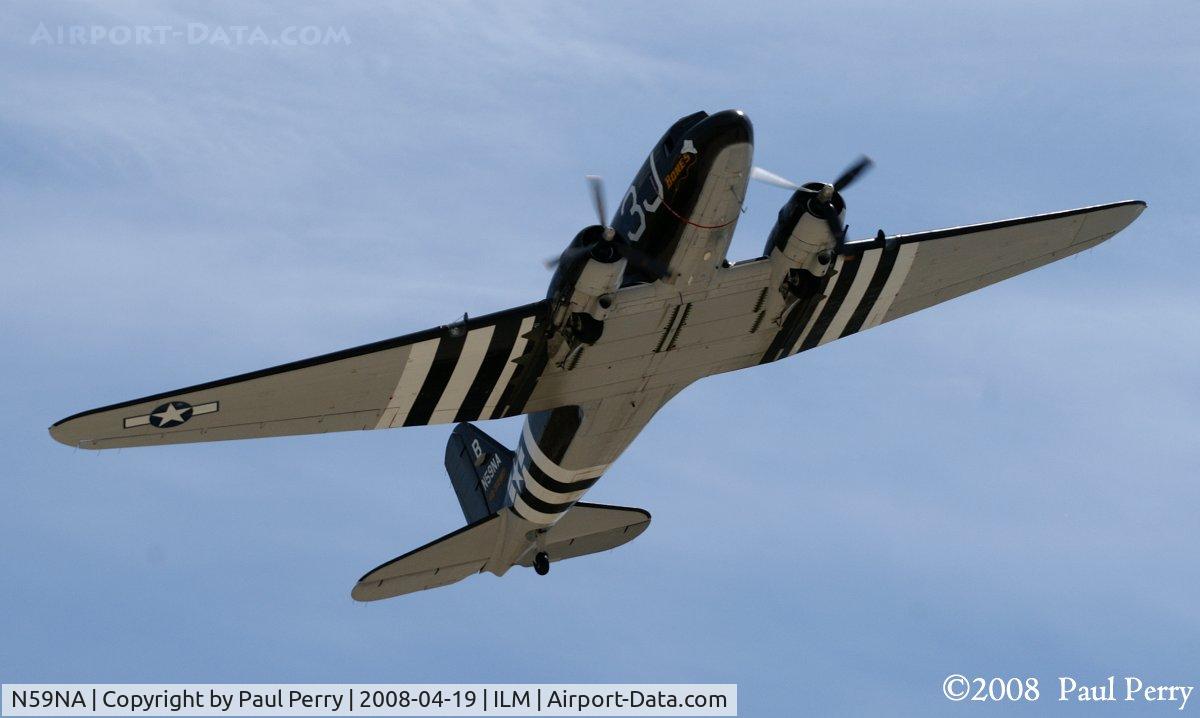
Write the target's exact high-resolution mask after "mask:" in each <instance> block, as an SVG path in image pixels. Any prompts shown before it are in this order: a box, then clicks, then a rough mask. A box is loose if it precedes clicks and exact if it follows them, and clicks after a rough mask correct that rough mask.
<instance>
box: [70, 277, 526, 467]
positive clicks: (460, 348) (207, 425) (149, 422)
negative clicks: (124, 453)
mask: <svg viewBox="0 0 1200 718" xmlns="http://www.w3.org/2000/svg"><path fill="white" fill-rule="evenodd" d="M546 311H547V303H546V302H545V301H542V302H536V303H533V304H527V305H525V306H522V307H517V308H514V309H509V310H506V311H502V312H497V313H495V314H489V315H486V316H481V317H475V318H471V319H467V320H466V321H465V322H461V323H458V324H451V325H448V326H443V327H437V328H435V329H429V330H426V331H423V332H417V333H415V334H409V335H406V336H401V337H396V338H394V339H387V340H384V341H380V342H376V343H374V344H366V345H363V346H360V347H354V348H352V349H346V350H343V351H340V352H334V353H332V354H325V355H322V356H317V357H312V358H310V359H303V360H300V361H296V362H291V363H289V364H283V365H280V366H276V367H271V368H269V369H263V370H260V371H256V372H251V373H248V374H241V375H238V376H233V377H229V378H226V379H219V380H217V381H212V382H208V383H205V384H198V385H196V386H190V387H186V388H183V389H177V390H175V391H170V392H164V393H161V394H155V395H153V396H147V397H142V398H140V399H133V400H131V401H126V402H121V403H119V404H113V405H111V406H105V407H101V408H98V409H92V410H90V411H85V412H81V413H79V414H75V415H74V416H70V417H67V418H66V419H63V420H61V421H59V422H57V423H55V424H54V425H53V426H52V427H50V435H51V436H53V437H54V438H55V439H56V440H58V441H60V442H62V443H64V444H67V445H69V446H78V447H81V448H87V449H106V448H119V447H129V446H152V445H159V444H181V443H188V442H196V441H220V440H226V439H251V438H261V437H267V436H287V435H293V434H316V433H325V432H330V431H350V430H360V429H387V428H392V427H399V426H419V425H426V424H444V423H450V422H459V421H472V420H475V419H494V418H501V417H505V416H515V415H517V414H521V413H525V411H527V409H526V407H525V399H526V398H527V397H528V396H529V393H530V391H531V389H532V384H533V383H534V382H536V380H537V374H540V372H541V369H542V367H543V366H544V362H539V361H538V357H537V356H536V354H537V353H538V352H539V351H541V350H544V347H543V346H542V344H541V343H540V342H538V341H537V340H536V337H537V336H538V335H539V332H540V331H541V328H542V325H544V323H545V321H546V320H545V315H546Z"/></svg>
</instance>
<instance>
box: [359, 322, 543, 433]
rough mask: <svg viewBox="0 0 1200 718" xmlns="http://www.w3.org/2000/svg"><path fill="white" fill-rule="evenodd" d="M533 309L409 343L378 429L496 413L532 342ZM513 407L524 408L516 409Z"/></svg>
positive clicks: (464, 418)
mask: <svg viewBox="0 0 1200 718" xmlns="http://www.w3.org/2000/svg"><path fill="white" fill-rule="evenodd" d="M536 319H537V317H536V316H534V315H526V316H510V317H501V318H500V319H499V321H497V322H496V323H494V324H488V325H485V326H479V327H474V328H471V329H469V330H465V331H459V332H455V331H451V330H446V331H444V332H442V333H441V335H440V336H435V337H433V338H431V339H426V340H424V341H419V342H416V343H415V344H413V345H411V346H410V347H409V349H408V354H407V358H406V360H405V364H404V369H403V371H402V372H401V374H400V378H399V380H398V381H397V383H396V388H395V389H394V390H393V391H392V394H391V397H390V398H389V400H388V404H387V407H386V408H385V409H384V411H383V412H382V414H381V415H380V417H379V421H378V423H377V424H376V426H375V428H376V429H387V428H392V427H398V426H422V425H425V424H445V423H449V422H459V421H472V420H475V419H478V418H480V417H484V418H492V415H493V413H494V412H495V411H496V410H497V407H498V405H499V404H500V399H501V396H502V395H503V394H504V391H505V389H506V388H508V386H509V384H510V382H511V381H512V379H513V374H514V372H515V370H516V367H517V365H516V360H517V359H518V358H520V357H521V356H522V354H523V353H524V352H525V350H526V348H527V347H528V345H529V339H528V338H527V335H528V334H529V333H530V332H531V330H532V329H533V327H534V324H535V321H536ZM511 413H519V408H518V411H512V412H511Z"/></svg>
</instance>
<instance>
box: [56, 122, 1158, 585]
mask: <svg viewBox="0 0 1200 718" xmlns="http://www.w3.org/2000/svg"><path fill="white" fill-rule="evenodd" d="M752 160H753V130H752V128H751V125H750V121H749V119H747V118H746V116H745V115H744V114H743V113H741V112H738V111H733V110H727V111H724V112H718V113H715V114H712V115H709V114H706V113H703V112H698V113H694V114H691V115H688V116H686V117H683V118H681V119H680V120H678V121H676V122H675V123H674V124H673V125H672V126H671V127H670V128H669V129H668V130H667V132H666V133H665V134H664V135H663V137H662V138H661V139H660V140H659V141H658V142H657V143H656V144H655V145H654V147H653V149H652V150H651V152H650V153H649V155H648V156H647V158H646V160H645V162H644V164H643V165H642V167H641V169H640V170H639V172H638V173H637V175H636V176H635V178H634V180H633V182H632V183H631V184H630V186H629V188H628V190H627V191H626V192H625V194H624V195H623V196H622V197H621V200H620V203H619V204H618V205H617V207H616V211H615V212H614V213H613V215H612V217H611V219H609V216H608V215H607V213H606V211H605V209H604V195H603V188H602V185H601V183H600V181H599V180H598V178H589V180H590V182H591V187H592V191H593V200H594V202H595V204H596V209H597V214H598V219H599V223H598V224H596V225H592V226H589V227H587V228H585V229H583V230H582V231H580V232H579V234H578V235H576V237H575V238H574V239H573V240H572V241H571V242H570V243H569V244H568V246H567V248H566V249H565V250H564V251H563V253H562V255H561V256H560V257H559V258H558V260H557V261H556V262H555V266H554V270H555V271H554V275H553V277H552V279H551V282H550V287H549V290H548V292H547V295H546V298H545V299H543V300H541V301H538V302H534V303H531V304H527V305H524V306H521V307H516V308H513V309H509V310H505V311H502V312H496V313H494V314H489V315H485V316H480V317H467V316H465V315H464V317H463V319H462V320H460V321H458V322H454V323H452V324H449V325H445V326H440V327H436V328H433V329H429V330H426V331H422V332H417V333H415V334H410V335H406V336H401V337H396V338H394V339H389V340H385V341H382V342H377V343H375V344H369V345H364V346H361V347H355V348H352V349H347V350H343V351H340V352H335V353H332V354H327V355H324V356H319V357H313V358H311V359H305V360H301V361H297V362H291V363H289V364H283V365H280V366H276V367H272V368H269V369H263V370H260V371H256V372H251V373H248V374H242V375H239V376H234V377H229V378H227V379H221V380H217V381H212V382H207V383H205V384H198V385H195V386H191V387H186V388H183V389H178V390H175V391H171V392H165V393H161V394H156V395H152V396H147V397H143V398H140V399H134V400H131V401H125V402H121V403H118V404H113V405H110V406H105V407H101V408H98V409H93V410H90V411H85V412H81V413H79V414H76V415H73V416H70V417H68V418H66V419H63V420H61V421H59V422H57V423H56V424H54V426H52V427H51V429H50V433H51V435H52V436H53V437H54V438H55V439H56V440H58V441H60V442H62V443H64V444H68V445H71V446H76V447H80V448H88V449H104V448H118V447H129V446H150V445H161V444H174V443H185V442H196V441H217V440H225V439H247V438H262V437H270V436H284V435H294V434H311V433H326V432H331V431H349V430H363V429H367V430H374V429H388V428H399V427H405V426H421V425H430V424H449V423H453V424H457V426H456V428H455V429H454V431H453V432H452V434H451V436H450V439H449V442H448V445H447V452H446V468H447V472H448V473H449V476H450V480H451V484H452V486H453V488H454V490H455V492H456V494H457V495H458V498H459V502H460V505H461V506H462V509H463V514H464V517H465V519H466V521H467V525H466V526H464V527H462V528H460V529H458V530H457V531H454V532H452V533H450V534H448V535H446V536H444V537H442V538H440V539H437V540H436V541H434V542H432V543H429V544H427V545H425V546H422V547H420V548H418V549H416V550H414V551H411V552H409V553H407V554H404V555H403V556H400V557H398V558H396V559H393V560H392V561H389V562H387V563H385V564H383V565H381V566H379V567H378V568H376V569H374V570H372V571H371V572H369V573H368V574H367V575H365V576H363V577H362V579H360V580H359V582H358V583H357V585H356V586H355V587H354V589H353V591H352V595H353V597H354V598H355V599H358V600H363V601H371V600H377V599H381V598H388V597H391V596H397V595H401V594H405V593H411V592H413V591H419V590H423V589H426V588H433V587H435V586H443V585H447V584H450V583H454V582H456V581H459V580H461V579H463V578H466V577H467V576H469V575H471V574H474V573H479V572H483V571H488V572H491V573H494V574H496V575H503V574H504V573H505V572H506V571H508V570H509V569H510V568H511V567H513V566H531V567H533V568H534V569H535V570H537V572H538V573H546V572H547V571H548V570H549V565H550V562H552V561H559V560H565V559H567V558H573V557H576V556H582V555H587V554H590V553H596V552H599V551H604V550H608V549H611V548H615V547H617V546H619V545H622V544H624V543H627V542H628V541H631V540H632V539H633V538H636V537H637V536H638V535H640V534H641V533H642V532H643V531H644V530H645V529H646V527H647V526H648V525H649V522H650V514H649V513H648V512H646V511H644V510H642V509H635V508H627V507H619V506H601V505H597V504H587V503H581V501H580V500H581V499H582V498H583V497H584V495H585V494H586V493H587V491H588V490H590V489H591V487H592V486H593V485H595V483H596V482H597V481H598V480H599V479H600V477H601V476H602V475H603V474H604V473H605V471H606V470H607V469H608V468H609V467H610V466H611V464H612V463H613V462H615V461H616V460H617V458H618V457H619V456H620V455H621V453H622V452H623V451H624V450H625V448H626V447H627V446H629V444H630V443H631V442H632V441H633V440H634V439H635V438H636V437H637V435H638V434H639V433H640V432H641V431H642V429H643V428H644V427H645V426H646V425H647V423H648V422H649V421H650V419H651V418H652V417H653V416H654V414H655V413H656V412H657V411H658V410H659V409H660V408H661V407H662V406H663V405H664V404H665V403H666V402H667V401H669V400H670V399H671V398H672V397H674V396H675V395H676V394H678V393H679V392H680V391H682V390H683V389H684V388H686V387H687V386H688V385H689V384H691V383H692V382H694V381H696V380H698V379H701V378H703V377H706V376H711V375H713V374H719V373H722V372H728V371H734V370H738V369H745V368H748V367H752V366H756V365H759V364H764V363H768V362H773V361H777V360H779V359H784V358H786V357H789V356H794V355H795V354H798V353H801V352H804V351H807V350H810V349H815V348H817V347H819V346H822V345H824V344H827V343H829V342H831V341H836V340H838V339H843V338H846V337H849V336H851V335H854V334H856V333H858V332H860V331H864V330H866V329H870V328H872V327H874V326H878V325H879V324H883V323H885V322H889V321H892V320H894V319H898V318H900V317H903V316H906V315H908V314H911V313H913V312H916V311H920V310H921V309H925V308H928V307H931V306H934V305H936V304H939V303H941V302H944V301H947V300H949V299H953V298H955V297H958V296H961V295H963V294H966V293H968V292H972V291H975V290H977V289H980V288H982V287H986V286H988V285H990V284H994V283H996V282H998V281H1001V280H1004V279H1007V278H1009V277H1013V276H1015V275H1017V274H1021V273H1023V272H1026V271H1029V270H1031V269H1034V268H1036V267H1039V266H1042V265H1045V264H1048V263H1051V262H1053V261H1056V260H1058V259H1062V258H1064V257H1067V256H1070V255H1072V254H1075V253H1077V252H1081V251H1084V250H1086V249H1090V248H1092V247H1094V246H1096V245H1098V244H1100V243H1101V242H1104V241H1105V240H1107V239H1109V238H1110V237H1112V236H1113V235H1114V234H1116V233H1117V232H1119V231H1120V230H1121V229H1123V228H1124V227H1125V226H1127V225H1128V224H1129V223H1130V222H1132V221H1133V220H1134V219H1135V218H1136V217H1137V216H1138V215H1139V214H1140V213H1141V211H1142V210H1143V209H1144V208H1145V203H1144V202H1140V201H1136V200H1134V201H1124V202H1115V203H1112V204H1107V205H1097V206H1092V207H1083V208H1079V209H1072V210H1066V211H1062V212H1054V213H1050V214H1042V215H1035V216H1029V217H1020V218H1016V219H1009V220H1001V221H997V222H988V223H984V224H975V225H965V226H961V227H953V228H949V229H942V230H934V231H928V232H919V233H914V234H894V235H888V234H887V233H885V232H884V231H883V230H880V231H879V232H878V233H877V234H876V235H875V236H874V237H873V238H871V239H865V240H858V241H849V240H848V239H847V237H846V226H845V224H844V216H845V210H846V204H845V201H844V199H843V197H842V193H843V191H844V190H845V189H847V188H848V187H849V185H850V184H852V183H853V182H854V181H855V179H856V178H857V177H858V176H859V175H860V174H861V173H862V172H863V171H864V170H865V169H866V168H867V167H869V165H870V162H869V160H867V159H866V158H863V159H861V160H860V161H858V162H857V163H855V164H853V165H851V167H849V168H848V169H847V170H846V171H845V172H843V173H842V175H841V176H839V177H838V178H837V179H836V180H835V181H833V182H832V183H824V182H810V183H807V184H804V185H797V184H794V183H791V182H790V181H788V180H786V179H784V178H782V177H779V176H778V175H775V174H773V173H770V172H766V171H764V170H760V169H759V168H756V167H753V166H752ZM751 178H756V179H762V180H763V181H766V182H768V183H770V184H776V185H780V186H783V187H786V188H787V189H788V190H790V191H791V192H792V194H791V195H790V198H789V199H788V201H787V202H786V203H785V204H784V205H783V207H782V208H781V209H780V211H779V215H778V219H777V221H776V223H775V226H774V228H773V229H772V231H771V233H770V235H769V236H768V238H767V241H766V245H765V247H764V250H763V254H762V256H760V257H757V258H752V259H749V260H745V261H739V262H733V263H730V262H729V261H727V259H726V254H727V252H728V249H729V246H730V242H731V240H732V237H733V232H734V230H735V228H736V225H737V221H738V218H739V217H740V216H741V212H742V208H743V204H744V201H745V197H746V190H747V184H748V182H749V180H750V179H751ZM518 415H525V416H526V419H525V422H524V425H523V427H522V430H521V433H520V436H519V437H518V438H517V440H516V441H515V443H514V446H513V448H511V449H510V448H508V447H505V446H504V445H503V444H501V443H499V442H497V441H496V440H495V439H493V438H492V437H490V436H488V435H487V434H485V433H484V432H483V431H481V430H479V429H478V428H477V427H475V426H474V424H473V423H472V422H475V421H483V420H488V419H499V418H505V417H511V416H518Z"/></svg>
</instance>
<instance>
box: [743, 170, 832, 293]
mask: <svg viewBox="0 0 1200 718" xmlns="http://www.w3.org/2000/svg"><path fill="white" fill-rule="evenodd" d="M822 187H824V185H822V184H820V183H819V182H810V183H809V184H806V185H804V186H803V187H801V188H800V189H798V190H796V191H795V192H794V193H793V194H792V198H791V199H790V200H788V202H787V204H785V205H784V206H783V208H782V209H780V210H779V219H778V220H777V221H776V222H775V227H774V228H773V229H772V230H771V234H770V235H769V236H768V237H767V246H766V248H765V249H764V250H763V254H765V255H766V256H768V257H770V258H771V261H772V262H776V263H780V264H782V265H785V266H786V267H787V269H789V270H790V269H803V270H805V271H807V272H809V273H810V274H812V275H813V276H814V277H823V276H825V273H826V272H828V271H829V267H830V265H831V264H832V263H833V253H834V249H835V248H836V245H837V239H836V238H835V237H834V236H833V232H832V231H831V230H830V227H829V221H828V220H827V219H826V218H825V216H824V212H825V211H827V210H826V209H825V208H824V207H822V206H821V204H820V203H818V202H817V193H818V192H819V191H820V190H821V188H822ZM831 201H832V203H833V208H834V211H836V212H837V217H838V220H839V221H840V220H841V216H842V213H843V212H844V211H845V205H844V204H843V203H842V198H841V197H840V196H839V195H837V194H836V193H835V194H833V196H832V200H831ZM776 253H778V255H780V256H776Z"/></svg>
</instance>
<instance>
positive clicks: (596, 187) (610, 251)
mask: <svg viewBox="0 0 1200 718" xmlns="http://www.w3.org/2000/svg"><path fill="white" fill-rule="evenodd" d="M586 179H587V183H588V188H589V189H590V190H591V194H592V205H593V206H594V207H595V208H596V218H597V219H598V220H599V227H600V229H601V231H600V232H598V233H597V234H598V237H597V238H596V239H595V240H593V241H591V242H589V243H587V244H581V245H579V246H577V247H568V248H567V250H566V251H565V252H563V253H562V254H561V255H559V256H557V257H554V258H551V259H547V260H546V269H554V268H555V267H557V266H558V265H559V264H564V263H565V264H570V263H572V262H574V261H575V260H576V259H578V258H579V257H582V256H591V257H593V258H595V259H596V260H597V261H601V262H605V261H608V262H611V261H616V259H617V258H624V259H625V261H626V262H628V263H629V266H630V267H633V268H634V269H637V270H638V271H640V272H642V273H645V274H649V275H651V276H653V277H654V278H655V279H662V278H663V277H669V276H671V268H670V267H668V266H667V265H666V264H665V263H663V262H662V261H661V260H659V259H657V258H655V257H652V256H650V255H649V254H646V253H645V252H643V251H642V250H640V249H638V248H637V247H636V246H634V245H633V243H631V242H630V241H629V240H628V239H627V238H626V237H625V236H624V235H622V234H620V233H619V232H617V230H616V229H614V228H613V227H612V226H611V225H609V223H608V219H607V217H608V212H606V211H605V206H604V180H603V179H601V178H600V177H598V176H596V175H587V176H586Z"/></svg>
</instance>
